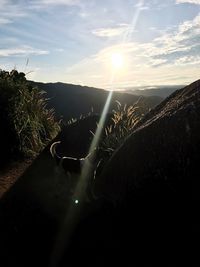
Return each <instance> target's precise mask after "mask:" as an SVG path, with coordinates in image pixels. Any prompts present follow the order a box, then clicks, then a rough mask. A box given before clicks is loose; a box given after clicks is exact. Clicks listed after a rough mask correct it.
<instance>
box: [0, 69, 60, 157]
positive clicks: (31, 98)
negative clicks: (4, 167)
mask: <svg viewBox="0 0 200 267" xmlns="http://www.w3.org/2000/svg"><path fill="white" fill-rule="evenodd" d="M44 94H45V92H43V91H40V90H39V89H38V88H36V87H33V86H32V85H30V84H29V83H28V82H27V80H26V78H25V74H24V73H22V72H21V73H19V72H18V71H16V70H12V71H11V72H6V71H3V70H0V123H1V129H2V130H1V140H3V142H4V151H3V152H4V153H5V155H7V157H8V158H9V157H12V156H14V155H16V154H21V155H23V156H25V157H27V156H33V155H35V154H37V153H39V152H40V151H41V150H42V149H43V148H44V147H45V145H46V144H47V143H48V142H49V141H50V140H51V139H52V138H54V137H55V136H56V135H57V133H58V131H59V130H60V126H59V123H58V122H56V121H55V117H54V110H53V109H47V107H46V105H47V99H45V98H44ZM2 138H3V139H2Z"/></svg>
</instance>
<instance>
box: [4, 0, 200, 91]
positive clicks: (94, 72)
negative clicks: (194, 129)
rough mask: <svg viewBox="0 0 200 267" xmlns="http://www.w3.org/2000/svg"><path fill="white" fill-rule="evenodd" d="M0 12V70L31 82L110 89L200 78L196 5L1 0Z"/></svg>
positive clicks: (194, 1)
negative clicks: (21, 75)
mask: <svg viewBox="0 0 200 267" xmlns="http://www.w3.org/2000/svg"><path fill="white" fill-rule="evenodd" d="M0 13H1V17H0V37H1V38H0V68H1V69H5V70H11V69H13V68H14V67H16V69H17V70H19V71H23V72H25V73H28V75H27V79H29V80H34V81H38V82H64V83H72V84H77V85H84V86H92V87H96V88H103V89H109V88H110V87H113V88H128V87H141V88H144V87H146V86H147V87H152V86H154V87H159V86H177V85H180V86H182V85H186V84H189V83H191V82H193V81H195V80H197V79H199V67H200V55H199V51H200V0H166V1H164V2H163V1H161V0H160V1H159V0H154V1H150V0H145V1H144V0H138V1H134V0H127V1H122V0H107V1H97V0H84V1H83V0H40V1H39V0H26V1H25V0H18V1H14V0H0ZM113 72H114V75H113Z"/></svg>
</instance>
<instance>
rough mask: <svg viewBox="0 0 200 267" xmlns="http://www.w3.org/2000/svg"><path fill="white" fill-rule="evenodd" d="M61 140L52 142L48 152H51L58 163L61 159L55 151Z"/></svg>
mask: <svg viewBox="0 0 200 267" xmlns="http://www.w3.org/2000/svg"><path fill="white" fill-rule="evenodd" d="M60 143H61V141H57V142H54V143H53V144H52V145H51V147H50V153H51V156H52V157H53V158H54V159H55V160H56V163H57V164H59V162H60V161H61V157H60V156H58V154H57V152H56V147H57V145H58V144H60Z"/></svg>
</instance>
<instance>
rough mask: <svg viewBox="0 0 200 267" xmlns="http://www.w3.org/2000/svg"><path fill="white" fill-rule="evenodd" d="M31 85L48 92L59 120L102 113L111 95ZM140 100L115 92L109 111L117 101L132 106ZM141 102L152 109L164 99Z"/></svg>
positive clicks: (57, 85)
mask: <svg viewBox="0 0 200 267" xmlns="http://www.w3.org/2000/svg"><path fill="white" fill-rule="evenodd" d="M31 83H32V84H33V85H35V86H38V87H39V88H40V89H41V90H44V91H46V92H47V95H46V97H47V98H49V107H53V108H55V111H56V115H57V117H58V118H59V117H60V116H61V115H62V116H63V117H64V118H65V119H66V120H69V119H71V118H79V117H80V115H86V114H88V113H89V112H90V111H91V109H92V108H93V110H94V113H98V114H99V113H101V111H102V109H103V107H104V105H105V102H106V99H107V96H108V93H109V92H108V91H106V90H103V89H97V88H92V87H87V86H80V85H73V84H66V83H37V82H31ZM139 98H140V96H138V95H137V96H136V95H133V94H126V93H119V92H114V94H113V97H112V101H111V105H110V110H109V111H112V110H113V108H114V105H115V101H116V100H118V101H119V102H120V103H121V104H122V105H123V104H127V105H132V104H133V103H135V102H136V101H137V100H138V99H139ZM141 101H142V102H143V103H144V104H146V105H147V106H149V108H152V107H154V106H156V105H157V104H159V103H160V102H161V101H162V98H161V97H158V96H151V97H143V98H142V100H141Z"/></svg>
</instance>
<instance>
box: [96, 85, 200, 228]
mask: <svg viewBox="0 0 200 267" xmlns="http://www.w3.org/2000/svg"><path fill="white" fill-rule="evenodd" d="M199 151H200V80H198V81H196V82H194V83H192V84H190V85H189V86H186V87H185V88H183V89H180V90H178V91H176V92H174V93H173V94H172V95H171V96H170V97H168V98H167V99H166V100H165V101H163V102H162V103H161V104H160V105H158V106H157V107H156V108H155V109H154V110H152V111H151V112H150V113H149V114H147V115H146V116H145V117H144V119H143V120H142V121H141V122H140V123H139V124H138V125H137V126H136V128H135V130H134V132H133V133H132V134H131V135H130V136H129V137H128V138H127V140H126V141H125V142H124V144H123V145H122V146H121V147H120V148H119V149H118V151H117V152H116V153H115V154H114V156H113V157H112V159H111V160H110V162H108V164H107V167H106V168H105V171H104V173H103V175H102V176H101V177H100V178H99V180H98V186H97V191H99V192H100V193H103V194H104V195H105V196H107V197H109V198H111V199H113V200H114V201H119V202H120V203H123V204H122V205H125V206H126V207H128V209H129V208H130V210H132V212H134V209H135V205H134V203H137V204H138V207H140V209H143V211H144V212H145V211H146V212H147V214H149V213H151V214H154V216H155V218H157V219H158V218H159V216H160V218H161V214H162V215H163V218H165V219H164V222H163V221H162V222H161V221H160V223H161V224H162V225H164V223H166V221H168V222H169V221H170V220H171V221H173V222H174V223H176V222H178V221H179V223H180V227H181V225H182V226H183V225H185V222H186V220H187V218H185V219H183V217H182V216H183V214H186V212H187V205H188V203H189V202H190V201H191V199H190V200H189V198H190V196H191V185H192V201H193V202H192V203H193V207H195V208H196V209H198V206H199V201H200V194H199V191H200V183H199V177H200V168H199V162H200V152H199ZM124 203H125V204H124ZM129 203H130V204H129ZM190 218H191V217H190ZM192 219H193V224H194V225H196V226H197V224H199V221H198V216H197V213H196V212H194V213H193V216H192ZM165 226H166V225H165ZM171 227H174V228H173V231H172V228H169V229H171V232H173V233H174V230H175V226H171ZM186 229H187V228H186ZM186 229H185V230H186ZM190 229H191V228H190ZM195 229H196V230H197V227H196V228H195ZM154 230H155V229H154ZM176 230H177V229H176ZM179 230H180V228H179V229H178V231H179ZM187 230H188V229H187ZM168 233H169V232H168Z"/></svg>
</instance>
